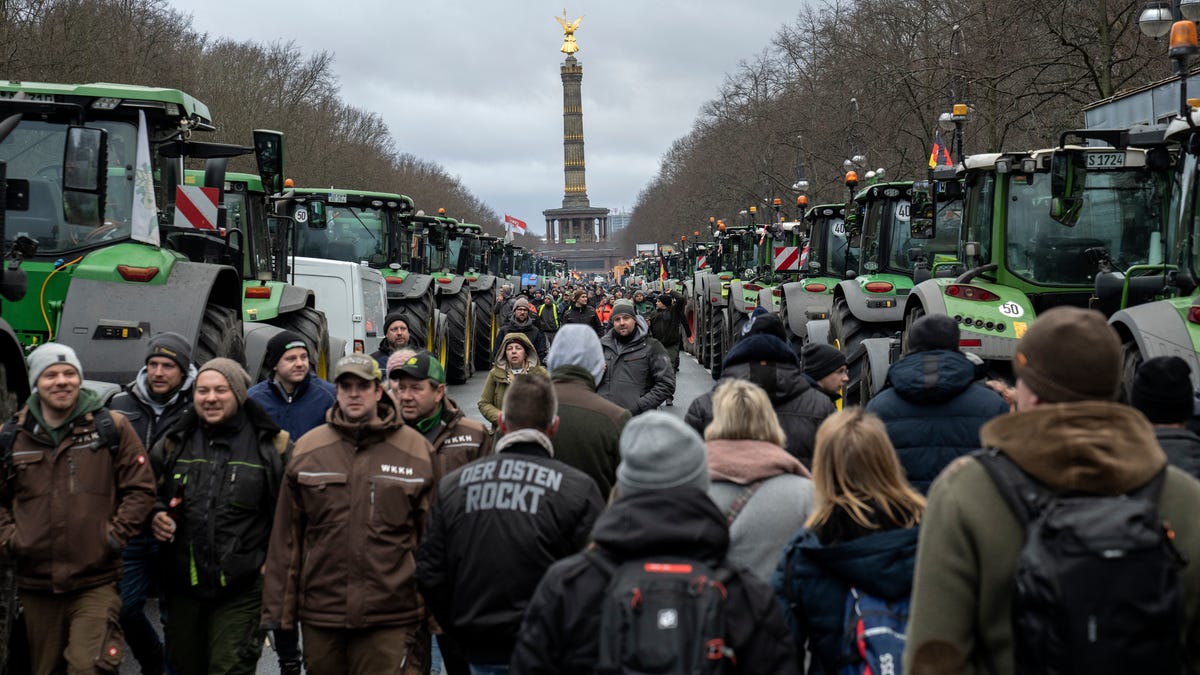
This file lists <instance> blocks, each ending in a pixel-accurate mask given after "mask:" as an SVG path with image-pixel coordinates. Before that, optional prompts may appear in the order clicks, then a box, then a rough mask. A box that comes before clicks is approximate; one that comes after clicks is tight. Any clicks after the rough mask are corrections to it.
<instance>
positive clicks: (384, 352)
mask: <svg viewBox="0 0 1200 675" xmlns="http://www.w3.org/2000/svg"><path fill="white" fill-rule="evenodd" d="M401 349H417V345H415V344H414V343H413V339H412V336H411V334H410V335H409V338H408V343H407V344H405V345H402V346H400V347H397V346H395V345H393V344H392V341H391V340H389V339H387V338H386V337H385V338H383V339H382V340H380V341H379V349H376V350H375V351H373V352H371V358H373V359H375V362H376V363H378V364H379V370H380V372H382V373H384V374H385V375H386V374H387V362H388V359H390V358H392V354H395V353H396V352H397V351H399V350H401ZM309 376H310V377H311V376H312V373H309ZM259 384H261V382H260V383H259ZM330 405H332V404H330ZM324 422H325V420H324V419H322V420H321V423H322V424H324ZM297 438H299V437H298V436H297Z"/></svg>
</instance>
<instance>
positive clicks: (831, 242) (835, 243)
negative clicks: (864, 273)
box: [809, 216, 858, 276]
mask: <svg viewBox="0 0 1200 675" xmlns="http://www.w3.org/2000/svg"><path fill="white" fill-rule="evenodd" d="M811 246H812V247H813V248H814V251H813V252H810V253H809V255H812V256H815V257H814V258H813V260H816V261H817V262H818V263H820V264H821V271H822V273H824V274H833V275H838V276H840V275H842V274H844V273H845V272H846V270H857V269H858V248H857V247H851V246H850V240H849V239H847V238H846V221H845V220H843V219H842V218H841V217H838V216H830V217H824V216H822V217H819V218H818V219H817V221H816V223H815V224H814V225H813V241H812V243H811Z"/></svg>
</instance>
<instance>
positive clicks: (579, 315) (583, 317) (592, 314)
mask: <svg viewBox="0 0 1200 675" xmlns="http://www.w3.org/2000/svg"><path fill="white" fill-rule="evenodd" d="M562 323H563V325H564V326H565V325H567V324H569V323H582V324H586V325H588V326H591V327H592V330H594V331H596V335H597V336H600V335H602V334H603V332H604V330H603V328H602V327H601V326H600V317H598V316H596V310H595V308H594V307H592V306H591V305H584V306H583V307H576V306H574V305H572V306H571V308H570V309H568V310H567V311H565V312H563V313H562Z"/></svg>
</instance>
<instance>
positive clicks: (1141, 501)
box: [975, 450, 1186, 675]
mask: <svg viewBox="0 0 1200 675" xmlns="http://www.w3.org/2000/svg"><path fill="white" fill-rule="evenodd" d="M975 457H976V458H977V459H979V461H980V462H981V463H982V464H983V466H984V468H985V469H987V472H988V474H989V475H990V476H991V478H992V480H993V481H994V482H995V483H996V486H997V488H998V489H999V490H1000V494H1001V495H1003V496H1004V500H1005V501H1006V502H1007V503H1008V505H1009V507H1010V508H1011V509H1012V511H1013V513H1014V514H1015V515H1016V516H1017V520H1018V521H1019V522H1020V523H1021V525H1022V527H1023V528H1024V529H1025V544H1024V547H1023V548H1022V549H1021V555H1020V558H1019V560H1018V562H1017V571H1016V595H1015V597H1014V598H1013V637H1014V640H1015V659H1016V672H1017V673H1019V674H1023V673H1038V674H1039V675H1058V674H1065V673H1089V674H1101V673H1135V672H1136V673H1179V672H1182V653H1183V652H1182V637H1181V636H1182V629H1181V626H1183V622H1184V618H1183V617H1184V614H1183V593H1182V589H1181V587H1180V583H1179V572H1180V570H1181V569H1182V568H1183V566H1184V565H1185V564H1186V561H1184V560H1183V558H1182V556H1181V555H1180V553H1179V552H1178V551H1177V550H1176V549H1175V547H1174V546H1173V545H1172V543H1171V539H1172V537H1174V532H1173V531H1172V530H1171V528H1170V524H1169V523H1167V522H1166V521H1164V520H1162V519H1161V518H1160V517H1159V515H1158V508H1157V506H1156V504H1157V501H1158V496H1159V493H1160V492H1161V491H1162V486H1163V483H1164V482H1165V480H1166V469H1165V468H1164V469H1163V470H1162V471H1160V472H1159V473H1158V474H1156V475H1155V477H1154V478H1153V479H1152V480H1151V481H1150V482H1149V483H1147V484H1146V485H1144V486H1142V487H1141V488H1139V489H1137V490H1135V491H1134V492H1131V493H1129V494H1128V495H1119V496H1115V497H1106V496H1082V495H1065V494H1056V493H1054V492H1052V491H1051V490H1050V489H1049V488H1047V487H1046V486H1044V485H1042V484H1041V483H1039V482H1038V481H1036V480H1035V479H1034V478H1033V477H1031V476H1029V475H1028V474H1026V473H1025V472H1024V471H1023V470H1022V469H1021V468H1020V467H1019V466H1017V464H1016V463H1015V462H1013V461H1012V459H1010V458H1009V457H1007V456H1006V455H1004V454H1003V453H1001V452H999V451H998V450H983V451H980V452H976V453H975Z"/></svg>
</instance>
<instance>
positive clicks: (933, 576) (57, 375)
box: [0, 288, 1200, 675]
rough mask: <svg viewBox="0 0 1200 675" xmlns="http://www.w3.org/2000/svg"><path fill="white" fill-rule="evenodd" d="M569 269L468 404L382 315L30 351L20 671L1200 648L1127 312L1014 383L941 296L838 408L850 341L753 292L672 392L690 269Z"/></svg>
mask: <svg viewBox="0 0 1200 675" xmlns="http://www.w3.org/2000/svg"><path fill="white" fill-rule="evenodd" d="M567 290H568V292H567V293H565V294H564V295H563V300H564V302H562V303H560V302H559V298H557V297H555V296H553V295H551V294H550V293H545V294H542V296H541V297H536V296H537V295H538V294H536V293H534V294H531V295H532V297H525V296H516V297H514V296H512V295H511V289H505V292H504V295H503V297H502V302H501V304H500V308H502V309H503V311H504V319H505V320H504V324H505V328H504V329H502V331H501V338H500V339H499V341H498V344H497V349H496V353H495V354H494V359H493V368H492V369H491V371H490V372H489V373H488V374H487V379H486V383H485V385H484V390H483V395H482V396H481V398H480V400H479V402H478V406H479V410H480V412H481V413H482V415H483V416H484V418H485V419H486V420H487V422H488V424H486V425H485V424H483V423H480V422H476V421H473V420H471V419H468V418H467V416H466V415H465V414H464V412H463V409H462V408H461V407H460V405H459V404H458V403H457V402H455V401H453V400H452V399H451V398H450V397H449V396H448V392H447V388H446V376H445V372H444V371H443V369H442V366H441V364H440V363H439V362H438V360H437V359H436V358H435V357H434V356H433V355H431V354H429V353H428V352H425V351H424V350H421V349H418V348H414V346H412V345H410V344H408V339H407V335H408V329H407V328H408V327H407V322H406V320H405V318H404V317H403V316H401V315H391V316H389V317H388V321H387V324H388V325H387V326H386V327H385V332H386V336H385V338H384V341H383V344H382V345H381V347H380V350H379V351H378V352H376V353H374V354H370V355H368V354H351V355H348V356H345V357H343V358H342V359H340V360H339V361H338V362H337V364H336V367H335V369H334V372H333V377H332V380H333V382H332V383H328V382H324V381H322V380H320V379H318V378H317V377H316V376H315V375H314V374H313V373H312V371H311V368H310V363H309V356H310V351H309V348H310V346H309V345H307V344H306V343H305V342H304V339H303V338H302V337H301V336H299V335H297V334H294V333H290V332H287V331H283V332H281V333H279V334H278V335H277V336H275V337H274V338H273V339H272V340H271V342H270V344H269V346H268V352H267V353H268V361H269V365H270V366H271V368H272V376H271V377H270V378H269V379H268V380H266V381H263V382H260V383H257V384H252V382H251V378H250V376H249V375H248V374H247V373H246V372H245V370H244V369H243V368H242V367H241V366H240V365H239V364H237V363H236V362H234V361H231V360H228V359H222V358H217V359H212V360H210V361H208V362H206V363H202V364H197V363H194V362H193V360H192V354H191V349H190V346H189V345H188V344H187V343H186V342H185V341H184V340H183V338H182V337H181V336H178V335H175V334H171V333H164V334H161V335H158V336H156V337H155V338H154V339H153V340H152V341H151V342H150V345H149V350H148V352H147V354H146V360H145V367H144V368H143V369H142V370H141V372H140V373H139V374H138V375H137V377H136V379H135V380H134V381H133V382H131V383H129V384H128V385H127V386H126V387H125V388H124V390H123V392H122V393H121V394H119V395H118V396H117V397H115V398H114V399H113V400H112V401H111V402H110V403H109V404H108V406H107V407H105V405H104V402H103V401H102V400H101V399H100V397H99V396H98V395H97V394H96V393H94V392H92V391H90V390H88V389H87V388H84V387H83V386H82V381H83V377H84V372H83V368H82V365H81V364H80V363H79V360H78V358H77V357H76V356H75V354H74V352H73V351H72V350H71V349H70V348H69V347H66V346H63V345H59V344H54V343H51V344H46V345H43V346H41V347H39V348H38V349H36V350H34V351H33V352H32V353H31V354H30V356H29V372H30V384H31V385H32V387H33V390H34V391H33V394H32V395H31V396H30V398H29V399H28V400H27V401H26V402H24V405H23V407H22V408H21V410H20V412H19V413H18V414H17V415H16V416H15V417H14V419H13V420H11V421H10V422H8V423H7V424H5V425H4V427H3V430H0V450H3V451H5V452H6V453H7V454H6V461H5V466H6V470H5V471H3V472H0V552H2V553H3V554H4V555H5V556H7V557H9V559H10V560H11V561H12V562H13V564H15V571H16V578H17V586H18V589H19V590H18V592H19V597H20V599H21V602H22V604H23V606H24V611H25V617H26V627H27V630H26V632H25V634H24V635H22V636H20V637H21V638H24V640H25V643H26V644H27V646H28V652H29V655H30V660H31V664H32V665H31V669H32V672H34V673H37V674H39V675H41V674H43V673H46V674H49V673H59V672H73V673H74V672H80V673H83V672H89V673H90V672H110V671H111V670H112V669H114V668H116V667H117V666H118V665H119V664H120V662H121V660H122V658H123V657H124V651H125V645H126V644H128V647H129V650H130V651H131V652H132V657H133V659H134V660H136V661H137V663H138V664H139V665H140V667H141V670H142V672H146V673H163V672H171V673H180V674H184V675H187V674H191V673H196V674H200V673H253V672H255V668H256V664H257V662H258V660H259V659H260V657H261V654H262V649H263V643H264V640H265V639H266V637H267V636H268V635H269V636H270V639H271V644H272V646H273V647H274V649H275V651H276V654H277V657H278V659H279V664H280V670H281V672H284V673H298V672H301V669H302V668H303V670H304V671H306V672H310V673H314V674H316V675H321V674H326V673H328V674H334V673H337V674H345V673H411V674H420V673H431V672H433V673H443V672H444V673H451V674H453V675H459V674H466V673H471V674H473V675H480V674H493V673H501V674H502V673H509V672H512V673H531V674H540V673H546V674H550V673H592V672H699V667H698V664H700V663H708V664H709V666H714V669H713V672H716V671H717V670H723V671H725V672H737V673H801V672H807V673H825V674H829V673H835V672H846V668H852V669H853V671H854V672H873V673H879V672H905V673H939V674H940V673H1014V672H1021V673H1025V672H1030V673H1032V672H1084V671H1086V672H1098V673H1099V672H1164V673H1166V672H1190V671H1193V670H1197V669H1200V633H1198V632H1197V629H1196V626H1198V625H1200V622H1198V621H1197V617H1198V615H1200V566H1198V565H1197V564H1195V563H1193V562H1191V561H1195V560H1198V559H1200V529H1197V527H1196V526H1195V525H1194V524H1193V521H1192V520H1191V516H1192V515H1194V514H1195V513H1197V511H1198V510H1200V481H1198V480H1197V478H1198V476H1197V473H1198V471H1200V436H1196V435H1195V433H1193V431H1191V430H1190V429H1189V426H1188V424H1189V422H1190V421H1191V419H1192V417H1193V407H1194V403H1195V395H1194V392H1193V388H1192V384H1191V382H1192V380H1191V377H1190V373H1189V372H1188V366H1187V364H1186V362H1184V361H1182V360H1180V359H1172V358H1162V359H1151V360H1149V361H1147V362H1146V363H1144V364H1142V366H1141V368H1140V370H1139V371H1138V375H1137V379H1136V381H1135V382H1134V384H1133V387H1132V395H1131V396H1130V400H1129V402H1128V403H1120V402H1117V400H1116V399H1117V395H1118V390H1119V388H1120V382H1121V378H1122V375H1123V363H1122V359H1121V345H1120V342H1119V339H1118V337H1117V335H1116V334H1115V333H1114V332H1113V331H1112V329H1111V328H1109V327H1108V325H1107V323H1106V322H1105V321H1104V318H1103V317H1102V316H1101V315H1100V314H1098V313H1095V312H1092V311H1088V310H1080V309H1072V308H1057V309H1053V310H1050V311H1048V312H1045V313H1044V314H1042V315H1041V316H1039V318H1038V320H1037V322H1036V323H1034V324H1033V325H1032V326H1031V327H1030V328H1029V330H1028V332H1027V333H1026V335H1025V337H1024V339H1023V340H1021V342H1020V343H1019V345H1018V348H1017V353H1016V356H1015V359H1014V361H1013V371H1014V376H1015V385H1014V386H1012V387H1009V386H1007V385H1006V384H1004V383H1002V382H997V381H988V380H987V378H986V374H985V373H983V372H982V371H981V370H980V369H979V368H978V367H977V366H976V364H974V363H973V362H972V361H971V360H969V359H968V358H966V357H965V356H964V355H963V354H962V353H960V352H959V350H958V345H959V335H958V327H957V325H956V324H955V323H954V322H953V321H952V320H949V319H946V318H945V317H936V316H929V317H924V318H922V319H920V320H918V321H917V322H915V323H914V325H913V326H912V330H911V331H910V332H909V336H908V340H907V343H906V346H905V351H904V353H903V355H902V356H901V357H900V358H899V360H897V361H896V363H895V364H893V366H892V367H891V369H890V370H889V372H888V375H887V386H886V387H885V388H884V389H883V390H882V391H881V392H879V394H878V395H877V396H876V397H875V398H873V399H872V400H871V401H870V402H869V403H868V404H867V405H866V406H865V407H853V408H847V409H844V410H838V400H839V390H840V389H841V387H842V385H843V384H844V383H845V382H846V380H847V375H846V360H845V358H844V356H843V355H842V354H841V353H840V352H838V351H837V350H834V349H832V348H831V347H828V346H827V345H812V346H808V347H806V348H805V349H803V350H802V352H801V353H799V354H797V353H796V351H795V350H794V349H793V348H792V346H791V345H790V343H789V341H788V338H787V335H786V333H785V332H784V329H783V326H782V324H781V323H780V321H779V320H778V318H777V317H774V316H771V315H761V316H756V317H754V320H753V322H752V323H751V324H750V325H749V327H748V328H747V330H746V331H745V333H744V334H743V335H742V336H740V339H739V340H738V342H737V343H735V344H734V345H733V347H732V348H731V349H730V350H729V352H728V353H727V354H726V355H725V358H724V363H723V368H722V370H721V375H720V379H719V380H718V381H717V382H716V383H715V386H714V388H713V390H712V391H711V392H709V393H707V394H704V395H703V396H700V397H698V398H696V399H695V400H694V401H692V402H691V403H690V406H689V408H688V410H687V414H686V416H685V417H684V418H683V419H681V418H680V417H678V416H676V415H674V414H671V413H670V412H667V411H664V410H660V408H663V407H665V406H666V405H668V404H669V403H670V401H671V398H672V396H673V395H674V383H675V368H676V367H675V366H674V365H673V364H672V360H673V358H677V357H676V356H675V355H673V354H672V353H671V351H670V349H669V347H668V346H667V345H666V341H664V340H663V339H661V338H659V337H657V335H658V333H656V332H655V323H656V321H657V322H658V324H659V330H660V331H662V332H664V333H673V334H674V335H673V337H674V339H675V340H677V341H676V342H675V345H674V346H675V347H676V350H677V348H678V345H679V341H681V340H683V339H687V335H686V330H685V323H683V322H681V321H680V319H679V316H680V312H679V311H678V309H679V308H678V307H675V304H676V303H679V302H680V299H678V298H675V297H673V296H671V295H669V294H668V295H661V294H660V295H659V296H658V297H656V298H653V299H652V298H649V297H647V296H646V295H644V294H642V293H640V292H635V293H633V294H632V297H628V298H626V297H614V298H612V302H611V303H608V301H607V298H605V297H604V296H603V294H602V293H591V294H589V293H588V291H587V289H582V288H579V289H567ZM619 295H623V294H621V292H620V291H616V292H614V296H619ZM592 302H594V304H595V306H594V307H593V305H592V304H589V303H592ZM647 312H648V314H647ZM547 315H549V320H547ZM572 317H574V319H572ZM393 329H394V330H393ZM664 337H666V338H667V339H668V340H670V339H672V338H671V336H669V335H664ZM1056 514H1058V516H1059V517H1058V520H1056V521H1055V520H1054V517H1055V515H1056ZM1047 522H1051V524H1049V525H1048V524H1047ZM1048 528H1058V529H1056V530H1054V531H1055V532H1059V533H1061V532H1064V531H1066V532H1069V533H1071V534H1072V535H1073V537H1074V538H1073V539H1071V541H1075V542H1080V541H1082V542H1084V543H1085V544H1087V543H1092V542H1091V540H1089V539H1088V537H1096V538H1098V539H1097V540H1098V541H1102V542H1103V546H1104V548H1103V550H1102V553H1103V554H1102V555H1099V554H1098V555H1092V556H1090V557H1089V556H1085V555H1084V554H1083V553H1080V551H1086V550H1087V549H1088V547H1087V546H1080V545H1076V546H1074V547H1073V548H1072V547H1070V546H1063V545H1062V544H1061V540H1062V537H1061V536H1060V537H1058V538H1055V537H1054V536H1051V535H1050V534H1047V532H1048V531H1049V530H1048ZM1121 528H1124V529H1121ZM1114 532H1119V533H1124V534H1123V536H1115V535H1113V533H1114ZM1097 545H1099V544H1097ZM1031 550H1033V552H1031ZM1098 550H1099V549H1098ZM1072 556H1074V557H1072ZM1056 575H1057V576H1056ZM1106 575H1108V576H1106ZM1114 575H1115V576H1114ZM1031 579H1032V580H1034V581H1033V582H1031V581H1029V580H1031ZM1035 582H1038V583H1035ZM1098 588H1103V589H1106V593H1108V594H1109V595H1111V596H1113V597H1112V598H1107V597H1098V596H1097V595H1096V593H1097V591H1096V589H1098ZM1089 594H1090V595H1089ZM153 597H158V598H159V599H160V600H161V609H162V612H161V613H162V617H163V623H164V625H163V631H162V634H163V635H164V636H165V640H163V639H161V638H160V636H159V632H158V631H157V630H156V628H155V626H154V625H153V624H152V623H151V622H150V621H149V619H148V618H147V617H146V614H145V609H144V606H145V603H146V600H147V599H148V598H153Z"/></svg>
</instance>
